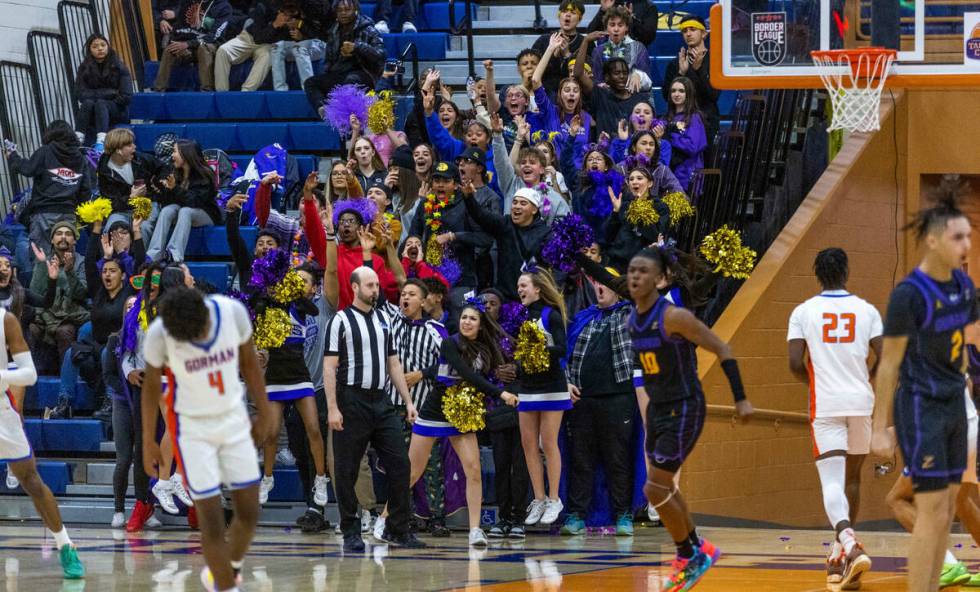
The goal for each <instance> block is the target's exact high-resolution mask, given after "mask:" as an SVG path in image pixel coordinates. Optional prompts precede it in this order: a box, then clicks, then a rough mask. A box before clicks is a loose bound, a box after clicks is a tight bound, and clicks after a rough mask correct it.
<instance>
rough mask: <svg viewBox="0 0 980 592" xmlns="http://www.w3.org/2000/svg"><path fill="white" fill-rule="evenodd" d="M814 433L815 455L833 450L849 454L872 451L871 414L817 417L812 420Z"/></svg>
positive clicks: (811, 428) (811, 424)
mask: <svg viewBox="0 0 980 592" xmlns="http://www.w3.org/2000/svg"><path fill="white" fill-rule="evenodd" d="M810 430H811V432H812V434H813V457H814V458H819V457H820V456H821V455H824V454H827V453H828V452H831V451H833V450H844V451H846V452H847V453H848V454H855V455H857V454H868V453H869V452H871V416H870V415H857V416H855V415H852V416H844V417H817V418H814V420H813V421H812V422H810Z"/></svg>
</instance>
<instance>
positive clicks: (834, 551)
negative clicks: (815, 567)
mask: <svg viewBox="0 0 980 592" xmlns="http://www.w3.org/2000/svg"><path fill="white" fill-rule="evenodd" d="M843 548H844V547H842V546H841V544H840V541H838V540H837V539H836V538H835V539H834V544H833V545H831V547H830V557H828V559H837V557H838V556H840V552H841V550H842V549H843Z"/></svg>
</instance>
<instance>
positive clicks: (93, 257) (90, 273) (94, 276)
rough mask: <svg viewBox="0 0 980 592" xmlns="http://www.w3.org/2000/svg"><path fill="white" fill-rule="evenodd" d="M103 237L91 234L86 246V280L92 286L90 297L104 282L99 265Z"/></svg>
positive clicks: (92, 296)
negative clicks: (102, 281)
mask: <svg viewBox="0 0 980 592" xmlns="http://www.w3.org/2000/svg"><path fill="white" fill-rule="evenodd" d="M101 238H102V237H101V235H100V236H96V235H94V234H90V235H89V237H88V243H87V244H86V247H85V280H86V283H87V284H88V287H89V288H91V290H92V293H91V294H89V298H94V297H95V293H96V292H98V291H99V286H100V285H102V283H101V282H100V281H99V266H98V262H99V261H100V260H101V259H102V241H101V240H100V239H101Z"/></svg>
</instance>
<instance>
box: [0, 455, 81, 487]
mask: <svg viewBox="0 0 980 592" xmlns="http://www.w3.org/2000/svg"><path fill="white" fill-rule="evenodd" d="M37 472H38V474H39V475H40V476H41V481H44V483H45V485H47V486H48V489H50V490H51V493H53V494H54V495H64V494H65V492H66V491H67V490H68V484H69V483H71V466H70V465H69V464H68V463H66V462H62V461H46V460H42V461H38V462H37ZM6 478H7V463H3V462H0V480H4V479H6ZM4 491H5V492H7V490H4ZM14 491H16V492H18V493H23V492H24V490H23V489H22V488H21V487H18V488H17V489H15V490H14Z"/></svg>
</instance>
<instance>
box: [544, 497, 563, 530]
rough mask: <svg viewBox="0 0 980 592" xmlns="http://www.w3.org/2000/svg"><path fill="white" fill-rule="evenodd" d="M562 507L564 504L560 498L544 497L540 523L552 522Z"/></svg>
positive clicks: (556, 518)
mask: <svg viewBox="0 0 980 592" xmlns="http://www.w3.org/2000/svg"><path fill="white" fill-rule="evenodd" d="M564 509H565V504H563V503H561V500H560V499H546V500H545V501H544V514H542V515H541V524H554V522H555V520H558V515H559V514H561V511H562V510H564Z"/></svg>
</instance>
